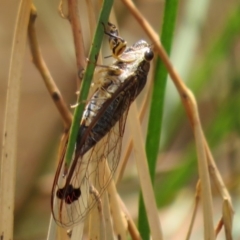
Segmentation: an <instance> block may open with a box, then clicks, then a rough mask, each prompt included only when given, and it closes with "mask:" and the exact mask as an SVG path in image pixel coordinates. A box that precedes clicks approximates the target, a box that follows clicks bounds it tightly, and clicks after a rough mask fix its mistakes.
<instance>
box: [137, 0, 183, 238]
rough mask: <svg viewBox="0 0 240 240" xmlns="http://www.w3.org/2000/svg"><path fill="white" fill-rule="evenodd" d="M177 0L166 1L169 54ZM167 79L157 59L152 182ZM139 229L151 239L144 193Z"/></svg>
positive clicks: (149, 143) (150, 135)
mask: <svg viewBox="0 0 240 240" xmlns="http://www.w3.org/2000/svg"><path fill="white" fill-rule="evenodd" d="M177 7H178V1H177V0H168V1H166V2H165V9H164V21H163V27H162V34H161V35H162V37H161V41H162V44H163V46H164V48H165V50H166V52H167V53H168V54H169V53H170V50H171V45H172V38H173V33H174V28H175V19H176V15H177ZM166 81H167V70H166V68H165V66H164V65H163V63H161V61H160V59H158V60H157V66H156V73H155V82H154V87H153V93H152V101H151V108H150V116H149V124H148V131H147V140H146V154H147V158H148V164H149V171H150V176H151V180H152V182H153V181H154V174H155V166H156V161H157V156H158V149H159V143H160V135H161V125H162V116H163V101H164V93H165V86H166ZM138 226H139V231H140V234H141V236H142V239H144V240H145V239H149V234H150V231H149V225H148V222H147V216H146V211H145V207H144V203H143V198H142V195H140V200H139V220H138Z"/></svg>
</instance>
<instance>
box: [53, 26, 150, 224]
mask: <svg viewBox="0 0 240 240" xmlns="http://www.w3.org/2000/svg"><path fill="white" fill-rule="evenodd" d="M108 27H109V32H106V30H105V33H106V34H107V35H108V36H109V44H110V48H111V50H112V55H113V57H114V58H115V59H116V60H115V61H114V62H113V64H112V65H110V66H109V67H107V69H106V71H103V75H102V79H103V80H102V81H101V82H100V85H99V86H98V88H97V89H96V91H95V92H94V93H93V95H92V97H91V98H90V100H89V101H88V103H87V104H86V107H85V110H84V113H83V117H82V120H81V124H80V128H79V132H78V137H77V141H76V146H75V148H76V150H75V156H74V159H73V161H72V163H71V165H70V167H69V169H68V170H67V171H65V172H64V170H62V169H63V166H60V167H59V170H58V171H57V174H56V177H55V181H54V184H55V186H54V187H53V198H56V199H55V201H56V202H57V204H56V205H55V207H53V216H54V218H55V220H56V221H57V222H58V223H59V224H60V225H61V226H67V227H69V226H71V225H74V224H76V222H78V221H81V220H83V219H84V218H85V217H86V215H87V213H88V212H89V211H90V209H91V208H92V206H93V205H94V203H96V199H95V198H94V197H90V190H89V189H90V188H91V186H94V187H96V189H97V191H98V193H99V196H101V194H102V193H103V192H104V190H105V189H106V186H107V184H108V183H109V182H110V180H111V177H112V174H113V173H114V172H115V170H116V167H117V165H118V162H119V159H120V152H121V143H122V136H123V133H124V129H125V123H126V118H127V113H128V109H129V107H130V105H131V103H132V102H133V101H134V100H135V98H136V97H137V96H138V94H139V93H140V92H141V91H142V89H143V87H144V86H145V83H146V79H147V75H148V72H149V68H150V61H151V60H152V58H153V52H152V50H151V47H150V46H149V45H148V44H147V43H146V42H145V41H143V40H140V41H138V42H137V43H135V44H133V45H132V46H131V47H128V48H127V46H126V41H125V40H124V39H122V38H121V37H119V36H118V30H117V28H116V27H115V26H114V25H113V24H110V23H109V24H108ZM104 161H107V163H108V164H107V166H108V168H109V171H110V175H109V176H108V177H105V175H104V172H105V170H106V169H105V167H104V166H105V165H102V163H103V162H104ZM63 164H64V161H63V162H62V165H63ZM102 166H103V167H102ZM62 173H63V175H64V174H65V179H63V181H62V182H63V184H61V181H59V178H60V177H61V174H62ZM103 175H104V177H102V176H103ZM53 200H54V199H52V202H53Z"/></svg>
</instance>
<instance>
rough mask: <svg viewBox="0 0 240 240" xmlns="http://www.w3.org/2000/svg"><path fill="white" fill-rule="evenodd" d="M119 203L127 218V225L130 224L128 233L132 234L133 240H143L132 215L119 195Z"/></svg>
mask: <svg viewBox="0 0 240 240" xmlns="http://www.w3.org/2000/svg"><path fill="white" fill-rule="evenodd" d="M118 201H119V204H120V206H121V209H122V211H123V213H124V214H125V218H126V220H127V224H128V232H129V233H130V235H131V238H132V240H141V239H142V238H141V236H140V233H139V231H138V229H137V227H136V225H135V223H134V221H133V219H132V217H131V215H130V213H129V212H128V210H127V208H126V206H125V204H124V202H123V201H122V199H121V198H120V196H119V195H118Z"/></svg>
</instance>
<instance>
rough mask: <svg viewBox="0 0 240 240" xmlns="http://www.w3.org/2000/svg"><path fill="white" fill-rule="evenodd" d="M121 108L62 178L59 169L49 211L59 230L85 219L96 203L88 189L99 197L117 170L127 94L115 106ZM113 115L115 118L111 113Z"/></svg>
mask: <svg viewBox="0 0 240 240" xmlns="http://www.w3.org/2000/svg"><path fill="white" fill-rule="evenodd" d="M122 105H124V109H125V111H124V112H123V113H122V114H121V116H120V118H119V120H118V121H117V122H116V124H115V125H114V126H113V127H112V128H111V129H110V130H109V132H108V133H107V134H106V135H105V136H104V137H103V138H102V139H101V140H100V141H99V142H97V144H96V145H95V146H94V147H92V148H91V149H90V150H89V151H88V152H87V153H85V154H84V155H83V156H75V158H74V159H73V161H72V164H71V165H70V167H69V170H68V172H67V174H66V175H65V176H64V177H63V175H64V161H62V162H61V163H60V164H61V166H59V167H58V168H59V169H61V170H57V173H56V176H55V181H54V186H53V191H52V203H53V204H52V206H53V208H52V212H53V216H54V219H55V220H56V222H57V224H59V225H61V226H62V227H67V228H69V227H72V226H74V225H75V224H77V223H78V222H79V221H83V220H84V219H85V218H86V216H87V215H88V213H89V211H90V210H91V209H92V207H93V206H94V204H95V203H96V202H97V199H96V197H95V196H93V195H92V194H90V186H93V187H94V188H95V189H96V190H97V192H98V196H101V195H102V193H103V192H104V191H105V190H106V188H107V185H108V184H109V183H110V181H111V179H112V177H113V174H114V172H115V171H116V168H117V166H118V163H119V160H120V154H121V146H122V137H123V133H124V129H125V123H126V118H127V113H128V110H129V106H130V95H129V94H126V95H125V97H124V98H121V100H119V106H118V107H119V108H121V107H122ZM112 115H113V116H114V113H113V114H112ZM89 132H90V131H89ZM84 147H85V146H84V143H83V146H80V147H79V146H78V148H84ZM107 168H108V169H109V170H110V171H109V170H108V169H107ZM109 172H110V174H109Z"/></svg>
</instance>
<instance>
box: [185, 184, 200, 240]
mask: <svg viewBox="0 0 240 240" xmlns="http://www.w3.org/2000/svg"><path fill="white" fill-rule="evenodd" d="M200 196H201V183H200V181H199V180H198V182H197V185H196V192H195V203H194V208H193V213H192V218H191V222H190V226H189V228H188V232H187V236H186V240H189V239H190V237H191V233H192V229H193V224H194V220H195V218H196V214H197V208H198V205H199V201H200Z"/></svg>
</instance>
